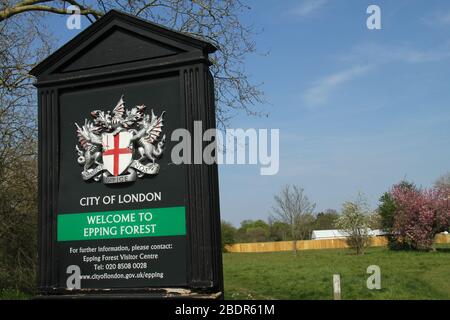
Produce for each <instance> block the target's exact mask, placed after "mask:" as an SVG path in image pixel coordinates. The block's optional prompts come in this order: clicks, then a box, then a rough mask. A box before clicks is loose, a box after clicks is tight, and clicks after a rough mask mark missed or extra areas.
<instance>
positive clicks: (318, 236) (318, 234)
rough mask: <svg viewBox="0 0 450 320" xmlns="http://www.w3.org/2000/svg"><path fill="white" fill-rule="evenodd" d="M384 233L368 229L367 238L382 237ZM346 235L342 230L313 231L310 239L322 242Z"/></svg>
mask: <svg viewBox="0 0 450 320" xmlns="http://www.w3.org/2000/svg"><path fill="white" fill-rule="evenodd" d="M384 234H385V233H384V232H383V230H379V229H375V230H371V229H369V236H372V237H375V236H382V235H384ZM346 237H347V234H346V233H345V232H344V231H342V230H337V229H334V230H313V232H312V235H311V239H312V240H323V239H339V238H346Z"/></svg>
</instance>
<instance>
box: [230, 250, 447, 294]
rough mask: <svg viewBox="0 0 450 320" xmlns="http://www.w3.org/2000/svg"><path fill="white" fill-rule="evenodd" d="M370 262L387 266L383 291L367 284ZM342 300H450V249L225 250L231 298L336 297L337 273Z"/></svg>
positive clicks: (383, 277)
mask: <svg viewBox="0 0 450 320" xmlns="http://www.w3.org/2000/svg"><path fill="white" fill-rule="evenodd" d="M369 265H378V266H379V267H380V268H381V287H382V289H381V290H369V289H367V286H366V281H367V278H368V277H369V274H366V269H367V267H368V266H369ZM335 273H338V274H340V275H341V289H342V299H450V247H449V246H446V247H445V246H439V247H438V250H437V251H436V252H408V251H406V252H405V251H390V250H388V249H387V248H369V249H367V251H366V253H365V254H364V255H363V256H356V255H354V254H352V253H351V251H350V250H347V249H343V250H340V249H334V250H309V251H299V252H298V255H297V257H296V256H294V254H293V253H292V252H273V253H226V254H224V280H225V298H226V299H331V298H332V297H333V289H332V288H333V285H332V277H333V274H335Z"/></svg>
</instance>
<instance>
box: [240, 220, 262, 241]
mask: <svg viewBox="0 0 450 320" xmlns="http://www.w3.org/2000/svg"><path fill="white" fill-rule="evenodd" d="M269 235H270V230H269V225H268V224H267V222H265V221H263V220H244V221H242V222H241V227H240V228H239V229H238V231H237V238H238V241H239V242H265V241H269Z"/></svg>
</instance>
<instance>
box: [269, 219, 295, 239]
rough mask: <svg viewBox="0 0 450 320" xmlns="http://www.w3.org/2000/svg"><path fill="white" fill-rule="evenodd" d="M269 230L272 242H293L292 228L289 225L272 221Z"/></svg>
mask: <svg viewBox="0 0 450 320" xmlns="http://www.w3.org/2000/svg"><path fill="white" fill-rule="evenodd" d="M269 230H270V235H269V238H270V241H287V240H291V237H290V232H291V228H290V227H289V224H287V223H285V222H281V221H270V222H269Z"/></svg>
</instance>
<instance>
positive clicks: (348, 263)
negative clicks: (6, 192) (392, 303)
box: [0, 245, 450, 300]
mask: <svg viewBox="0 0 450 320" xmlns="http://www.w3.org/2000/svg"><path fill="white" fill-rule="evenodd" d="M223 262H224V278H225V298H226V299H227V300H230V299H331V298H332V297H333V291H332V276H333V274H335V273H339V274H340V275H341V286H342V288H341V289H342V299H450V246H449V245H447V246H443V245H441V246H439V247H438V250H437V251H436V252H408V251H398V252H396V251H389V250H388V249H387V248H369V249H367V252H366V254H364V255H363V256H356V255H354V254H352V252H351V251H350V250H348V249H330V250H306V251H299V252H298V255H297V256H294V254H293V253H292V252H272V253H226V254H224V261H223ZM369 265H378V266H380V268H381V287H382V289H381V290H369V289H367V287H366V280H367V277H368V276H369V275H368V274H366V269H367V267H368V266H369ZM30 297H31V295H26V294H23V293H21V292H16V291H14V290H0V299H28V298H30Z"/></svg>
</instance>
